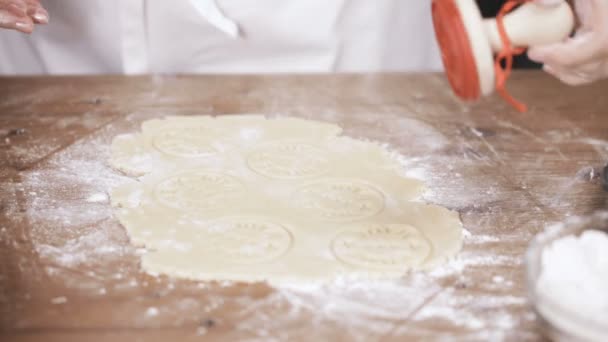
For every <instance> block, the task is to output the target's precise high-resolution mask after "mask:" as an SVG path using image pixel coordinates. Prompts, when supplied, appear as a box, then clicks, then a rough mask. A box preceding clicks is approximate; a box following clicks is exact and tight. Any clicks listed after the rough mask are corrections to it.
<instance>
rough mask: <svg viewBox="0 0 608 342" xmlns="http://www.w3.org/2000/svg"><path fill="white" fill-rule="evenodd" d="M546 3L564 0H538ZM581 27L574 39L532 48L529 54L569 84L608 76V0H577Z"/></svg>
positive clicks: (544, 68)
mask: <svg viewBox="0 0 608 342" xmlns="http://www.w3.org/2000/svg"><path fill="white" fill-rule="evenodd" d="M536 2H537V3H539V4H542V5H544V6H553V5H555V4H559V3H560V2H561V0H536ZM574 2H575V9H576V13H577V15H578V20H579V22H580V26H579V28H578V30H577V32H576V34H575V35H574V37H572V38H568V39H567V40H566V41H564V42H561V43H556V44H550V45H545V46H538V47H532V48H530V50H529V51H528V57H529V58H530V59H531V60H533V61H536V62H538V63H542V64H544V65H543V70H545V71H546V72H548V73H549V74H551V75H553V76H555V77H557V78H558V79H560V80H561V81H562V82H564V83H567V84H570V85H580V84H586V83H591V82H594V81H597V80H599V79H602V78H608V0H576V1H574Z"/></svg>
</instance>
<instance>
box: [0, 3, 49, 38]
mask: <svg viewBox="0 0 608 342" xmlns="http://www.w3.org/2000/svg"><path fill="white" fill-rule="evenodd" d="M48 22H49V14H48V12H47V11H46V10H45V9H44V8H43V7H42V5H41V4H40V1H39V0H0V28H6V29H13V30H17V31H21V32H23V33H32V31H34V25H35V24H46V23H48Z"/></svg>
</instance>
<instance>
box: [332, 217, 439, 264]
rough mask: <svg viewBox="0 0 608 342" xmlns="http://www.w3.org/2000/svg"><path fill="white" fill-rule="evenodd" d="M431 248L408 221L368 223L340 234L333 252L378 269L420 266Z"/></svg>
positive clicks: (350, 262)
mask: <svg viewBox="0 0 608 342" xmlns="http://www.w3.org/2000/svg"><path fill="white" fill-rule="evenodd" d="M431 251H432V247H431V243H430V242H429V241H428V240H427V238H426V237H425V236H424V235H422V233H420V231H419V230H418V229H416V228H414V227H413V226H410V225H406V224H368V225H367V226H364V227H363V228H359V229H357V230H352V231H346V232H343V233H340V234H339V235H338V236H336V238H335V239H334V240H333V241H332V252H333V253H334V255H335V256H336V258H337V259H338V260H340V261H342V262H344V263H347V264H350V265H353V266H358V267H362V268H368V269H377V270H397V271H398V270H403V269H406V268H410V267H416V266H420V265H422V263H423V262H424V260H425V259H426V258H428V257H429V256H430V253H431Z"/></svg>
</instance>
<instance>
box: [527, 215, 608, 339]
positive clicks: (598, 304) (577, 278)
mask: <svg viewBox="0 0 608 342" xmlns="http://www.w3.org/2000/svg"><path fill="white" fill-rule="evenodd" d="M526 271H527V274H526V275H527V285H528V294H529V297H530V300H531V302H532V304H533V306H534V310H535V312H536V314H537V317H538V321H539V323H540V325H541V329H542V332H543V333H544V334H545V335H546V337H548V338H550V339H552V340H554V341H608V212H598V213H595V214H593V215H590V216H587V217H573V218H569V219H568V220H567V221H565V222H563V223H560V224H557V225H554V226H550V227H547V229H546V230H545V231H544V232H542V233H540V234H538V235H537V236H536V237H535V238H534V240H533V241H532V243H531V244H530V247H529V248H528V251H527V254H526Z"/></svg>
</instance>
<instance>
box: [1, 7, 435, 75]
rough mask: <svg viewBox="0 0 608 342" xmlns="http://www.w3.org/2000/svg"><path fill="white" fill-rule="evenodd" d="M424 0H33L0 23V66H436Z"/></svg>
mask: <svg viewBox="0 0 608 342" xmlns="http://www.w3.org/2000/svg"><path fill="white" fill-rule="evenodd" d="M430 1H431V0H173V1H170V0H46V1H45V0H42V4H43V5H44V6H45V8H46V9H47V10H48V11H49V13H50V17H51V22H50V24H49V25H47V26H37V27H36V30H35V32H34V33H33V34H32V35H30V36H28V35H25V34H22V33H18V32H14V31H9V30H0V74H4V75H14V74H107V73H112V74H123V73H124V74H142V73H275V72H291V73H301V72H374V71H426V70H439V69H441V60H440V54H439V52H438V48H437V45H436V42H435V38H434V33H433V27H432V22H431V11H430Z"/></svg>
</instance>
